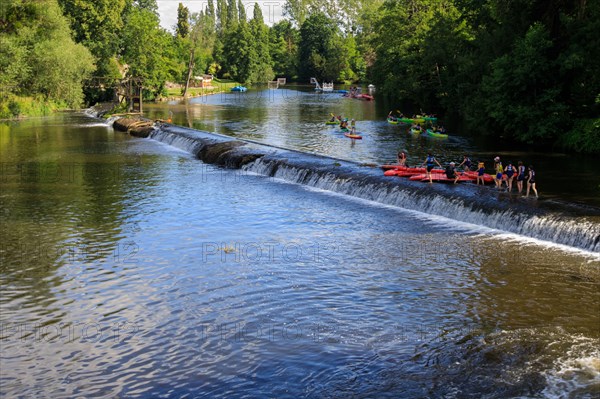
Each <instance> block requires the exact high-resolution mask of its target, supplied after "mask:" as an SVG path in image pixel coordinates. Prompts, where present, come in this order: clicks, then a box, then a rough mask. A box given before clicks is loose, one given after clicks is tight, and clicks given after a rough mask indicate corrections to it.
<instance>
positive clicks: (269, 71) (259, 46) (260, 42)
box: [250, 3, 274, 82]
mask: <svg viewBox="0 0 600 399" xmlns="http://www.w3.org/2000/svg"><path fill="white" fill-rule="evenodd" d="M250 30H251V33H252V37H254V42H253V43H252V44H253V47H254V48H255V52H256V54H257V55H258V57H257V58H256V60H255V62H254V63H253V65H252V69H251V73H250V80H251V81H252V82H260V81H262V82H266V81H270V80H272V79H273V77H274V74H273V68H272V66H271V63H272V61H271V54H270V52H269V30H268V28H267V26H266V25H265V22H264V20H263V14H262V10H261V8H260V6H259V5H258V3H254V10H253V16H252V20H251V21H250Z"/></svg>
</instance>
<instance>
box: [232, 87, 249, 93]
mask: <svg viewBox="0 0 600 399" xmlns="http://www.w3.org/2000/svg"><path fill="white" fill-rule="evenodd" d="M246 90H248V89H247V88H245V87H244V86H234V87H232V88H231V91H240V92H243V91H246Z"/></svg>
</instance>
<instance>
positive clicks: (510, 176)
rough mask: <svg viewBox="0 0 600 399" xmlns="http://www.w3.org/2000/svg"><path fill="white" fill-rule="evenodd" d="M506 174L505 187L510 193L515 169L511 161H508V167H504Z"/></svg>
mask: <svg viewBox="0 0 600 399" xmlns="http://www.w3.org/2000/svg"><path fill="white" fill-rule="evenodd" d="M504 172H505V173H506V187H507V188H508V192H509V193H510V192H511V191H512V183H513V179H514V177H515V172H516V171H515V167H514V166H513V164H512V162H511V161H508V165H506V169H504Z"/></svg>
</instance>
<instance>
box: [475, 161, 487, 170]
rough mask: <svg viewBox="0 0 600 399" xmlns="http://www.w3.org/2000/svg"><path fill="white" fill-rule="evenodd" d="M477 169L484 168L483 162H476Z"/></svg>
mask: <svg viewBox="0 0 600 399" xmlns="http://www.w3.org/2000/svg"><path fill="white" fill-rule="evenodd" d="M477 169H485V164H484V163H483V162H479V163H478V164H477Z"/></svg>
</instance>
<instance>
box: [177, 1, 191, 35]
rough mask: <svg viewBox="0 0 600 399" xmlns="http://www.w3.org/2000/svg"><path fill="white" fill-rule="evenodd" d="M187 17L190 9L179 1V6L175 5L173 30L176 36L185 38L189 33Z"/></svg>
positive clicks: (188, 17)
mask: <svg viewBox="0 0 600 399" xmlns="http://www.w3.org/2000/svg"><path fill="white" fill-rule="evenodd" d="M189 19H190V10H188V8H187V7H184V5H183V4H182V3H179V7H177V29H176V30H175V32H176V34H177V36H179V37H181V38H185V37H187V35H188V34H189V33H190V22H189Z"/></svg>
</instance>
